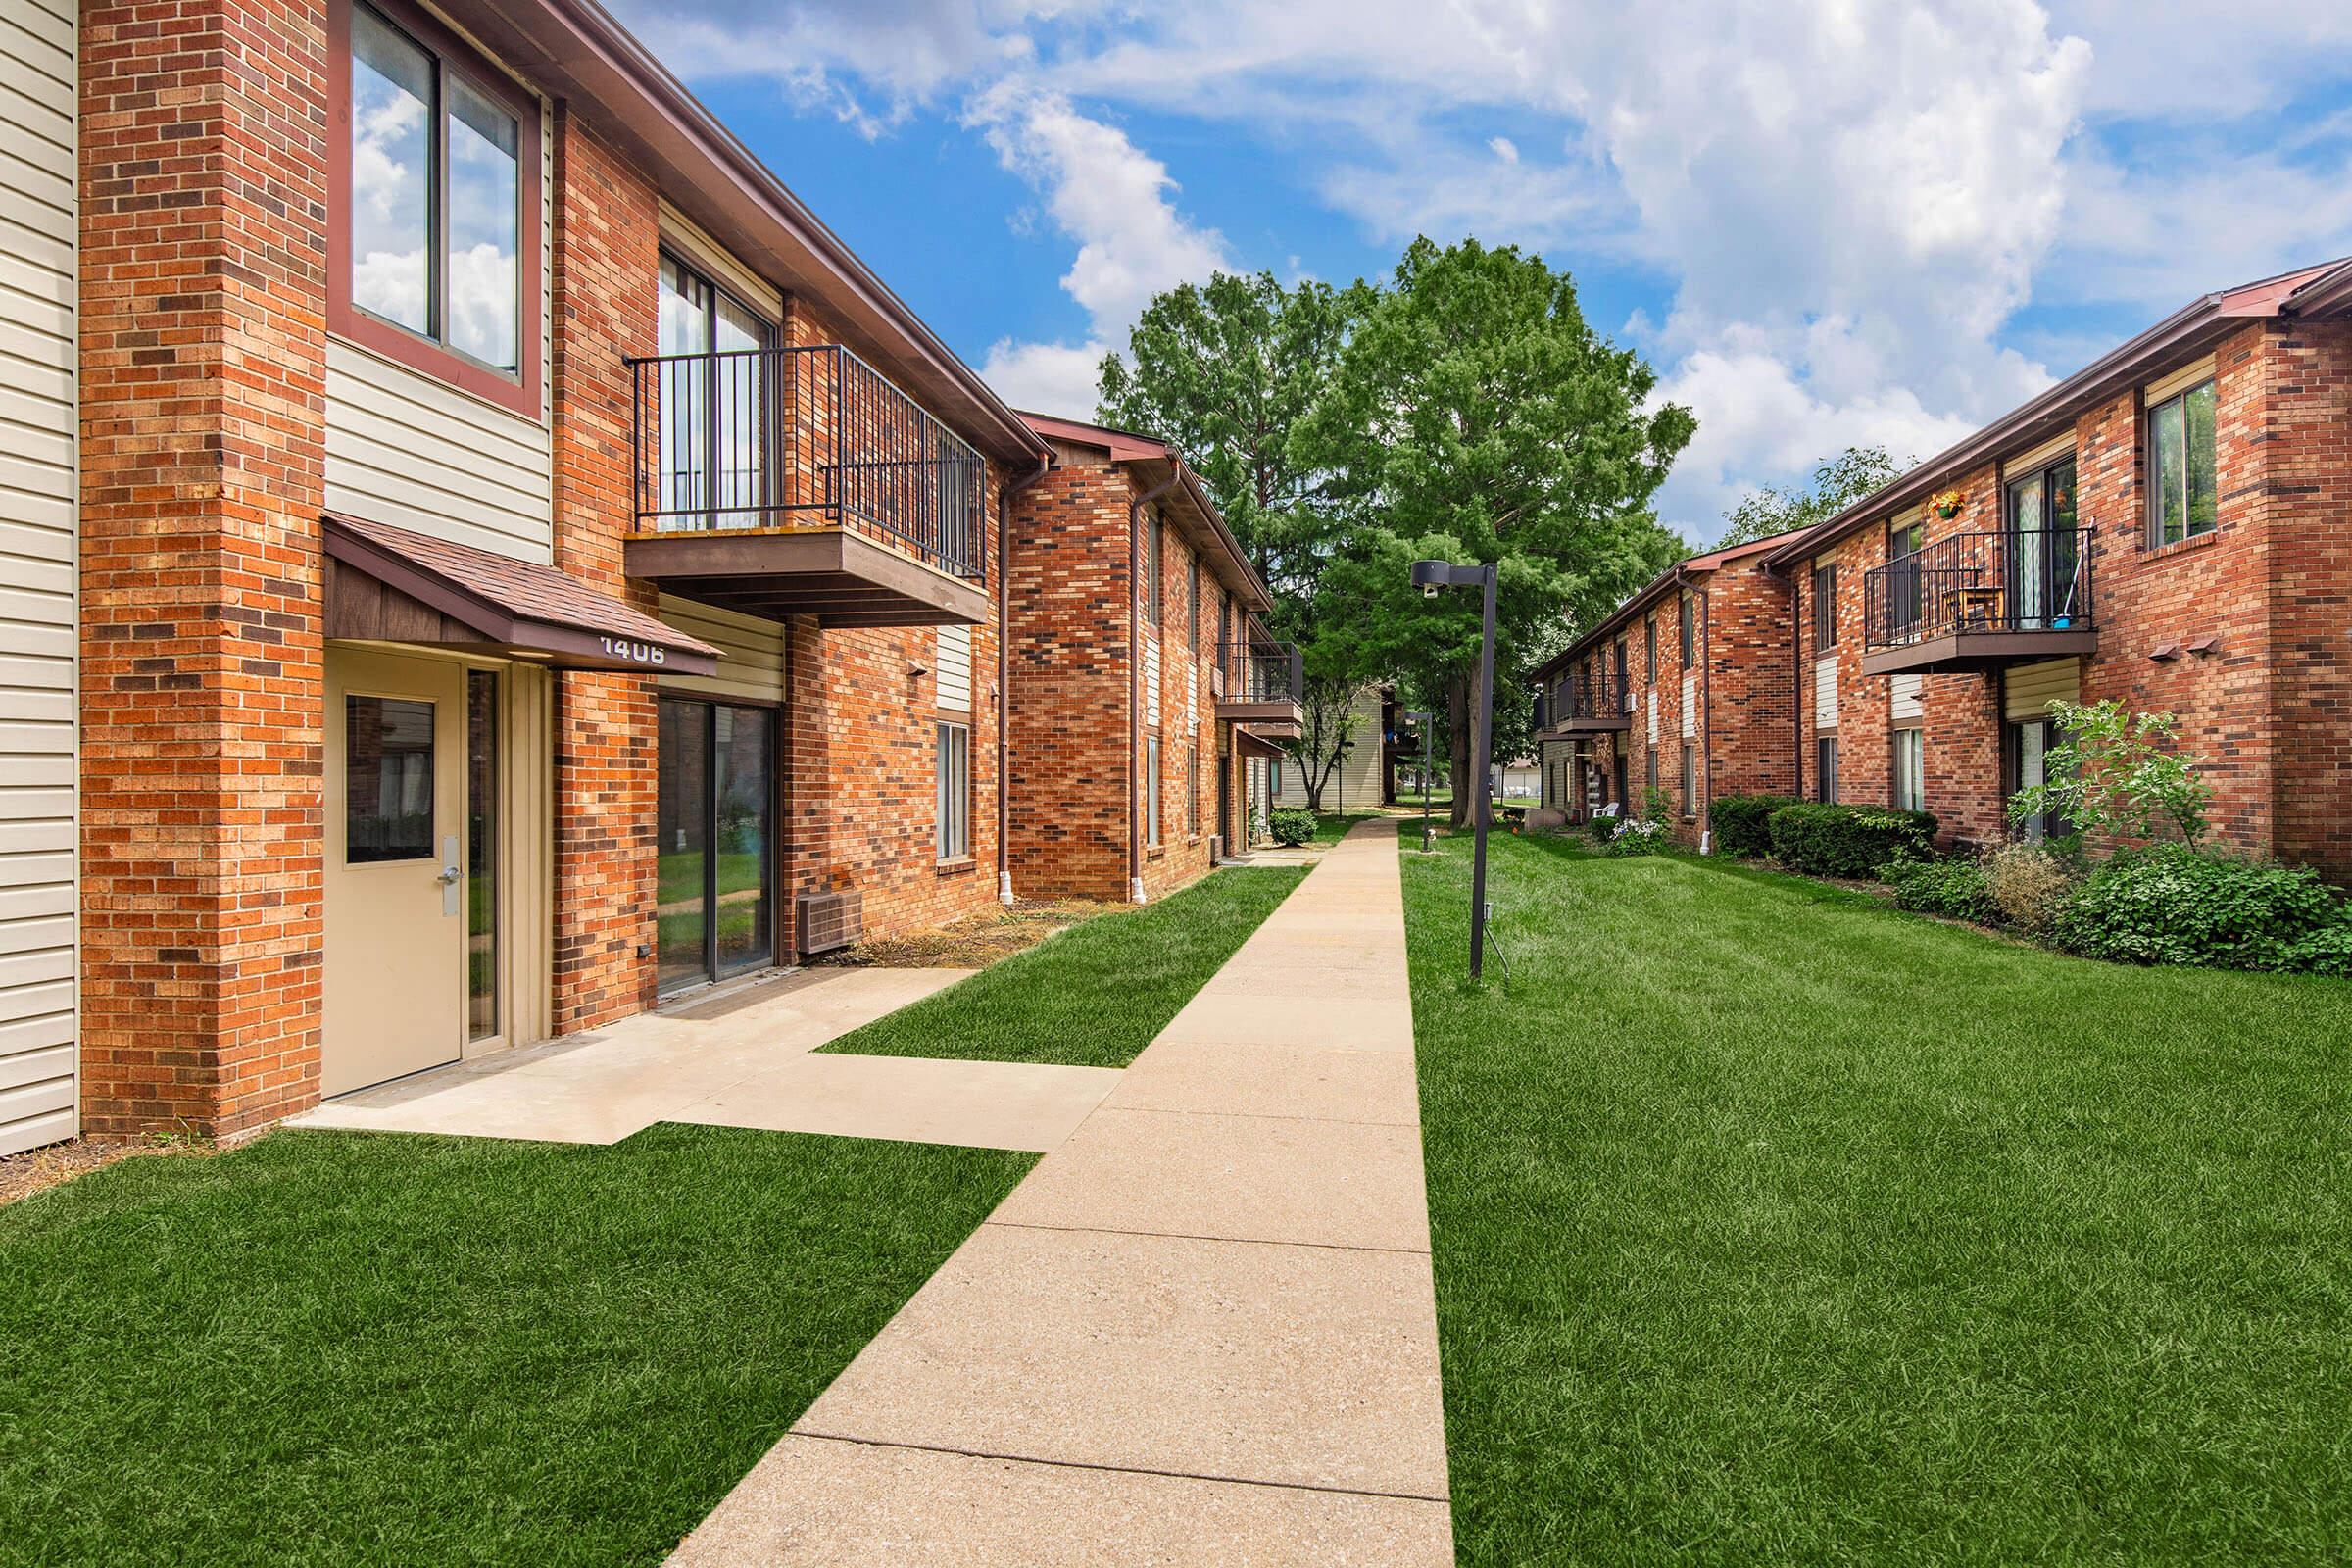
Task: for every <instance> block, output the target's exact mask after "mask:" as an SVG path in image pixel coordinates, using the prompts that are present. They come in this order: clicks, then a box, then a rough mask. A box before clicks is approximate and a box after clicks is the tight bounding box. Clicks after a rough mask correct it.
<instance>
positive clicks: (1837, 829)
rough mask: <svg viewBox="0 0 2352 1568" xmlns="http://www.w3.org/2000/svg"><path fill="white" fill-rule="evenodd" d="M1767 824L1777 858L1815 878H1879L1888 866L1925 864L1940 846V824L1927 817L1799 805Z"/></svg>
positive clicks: (1872, 808) (1924, 813)
mask: <svg viewBox="0 0 2352 1568" xmlns="http://www.w3.org/2000/svg"><path fill="white" fill-rule="evenodd" d="M1767 820H1768V822H1769V823H1770V825H1771V830H1772V853H1773V856H1774V858H1777V859H1778V860H1780V862H1781V863H1782V864H1784V865H1786V866H1788V867H1789V869H1791V870H1795V871H1804V872H1808V873H1810V874H1811V875H1814V876H1844V877H1856V878H1861V877H1872V876H1876V875H1878V874H1879V867H1881V866H1883V865H1885V864H1887V862H1888V861H1889V860H1898V859H1903V858H1911V859H1920V860H1924V859H1926V858H1928V855H1929V851H1930V848H1931V847H1932V846H1933V845H1934V843H1935V842H1936V818H1935V816H1934V814H1933V813H1931V812H1927V811H1894V810H1888V809H1886V808H1885V807H1879V806H1833V805H1830V804H1828V803H1827V802H1822V801H1798V802H1796V803H1795V804H1794V805H1791V806H1784V807H1782V808H1781V809H1778V810H1776V811H1774V812H1773V813H1772V815H1771V816H1770V817H1769V818H1767Z"/></svg>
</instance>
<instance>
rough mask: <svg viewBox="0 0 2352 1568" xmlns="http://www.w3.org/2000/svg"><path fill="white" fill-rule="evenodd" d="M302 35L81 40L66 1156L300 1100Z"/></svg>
mask: <svg viewBox="0 0 2352 1568" xmlns="http://www.w3.org/2000/svg"><path fill="white" fill-rule="evenodd" d="M325 48H326V29H325V17H324V13H323V12H322V10H320V9H319V7H318V6H316V5H312V4H305V3H300V0H273V3H253V4H246V3H238V4H234V5H231V4H227V3H224V0H179V3H173V4H163V5H149V6H141V7H135V8H134V7H129V6H107V5H88V6H84V7H83V8H82V11H81V117H82V118H81V135H82V142H81V149H80V191H81V202H82V225H83V227H82V251H81V301H80V310H81V346H80V354H81V359H80V369H81V396H82V426H81V463H82V482H83V493H82V508H81V546H80V548H81V623H82V624H81V661H82V662H81V682H82V691H81V791H82V799H83V808H82V813H81V841H80V852H81V853H80V862H81V912H82V929H81V944H82V947H81V957H82V970H81V987H82V991H81V1009H82V1011H81V1056H82V1094H83V1109H82V1119H83V1126H84V1127H85V1128H86V1129H87V1130H88V1131H90V1132H93V1133H101V1134H103V1133H121V1132H129V1131H134V1130H138V1129H143V1128H150V1127H185V1128H190V1129H193V1130H195V1131H198V1132H202V1133H209V1134H214V1135H224V1134H232V1133H236V1132H240V1131H243V1130H245V1129H247V1128H250V1127H253V1126H256V1125H259V1124H261V1123H263V1122H266V1121H268V1120H270V1119H272V1118H274V1117H277V1116H281V1115H284V1114H286V1113H287V1112H289V1111H292V1110H296V1109H300V1108H302V1107H303V1106H304V1105H306V1104H308V1103H311V1102H312V1101H313V1100H315V1099H316V1098H317V1095H318V1075H319V1010H320V1001H321V998H320V968H319V931H320V917H321V911H320V899H321V880H320V877H321V871H320V851H321V846H322V843H323V820H322V813H321V807H320V798H319V788H320V769H321V758H322V740H321V736H320V731H319V714H320V709H321V704H322V700H323V690H324V686H323V663H322V660H323V644H322V643H321V640H320V630H319V572H320V568H319V507H320V504H321V499H322V485H323V463H324V455H323V450H322V436H321V427H322V417H323V414H322V411H323V408H324V394H325V386H324V381H325V336H324V315H325V304H326V279H325V255H326V245H325V229H324V211H325V203H326V139H325V138H326V124H327V122H326V74H325V73H326V62H325Z"/></svg>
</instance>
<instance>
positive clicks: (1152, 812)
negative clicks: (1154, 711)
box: [1144, 735, 1163, 850]
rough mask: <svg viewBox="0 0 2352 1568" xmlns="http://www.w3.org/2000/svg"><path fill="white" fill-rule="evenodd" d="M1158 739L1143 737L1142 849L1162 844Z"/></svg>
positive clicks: (1156, 737) (1150, 736)
mask: <svg viewBox="0 0 2352 1568" xmlns="http://www.w3.org/2000/svg"><path fill="white" fill-rule="evenodd" d="M1160 758H1161V753H1160V745H1159V737H1158V736H1156V735H1147V736H1145V737H1144V848H1146V849H1148V850H1156V849H1158V848H1159V847H1160V845H1161V843H1162V842H1163V839H1162V834H1161V828H1162V826H1163V824H1162V823H1161V821H1160V819H1159V790H1160Z"/></svg>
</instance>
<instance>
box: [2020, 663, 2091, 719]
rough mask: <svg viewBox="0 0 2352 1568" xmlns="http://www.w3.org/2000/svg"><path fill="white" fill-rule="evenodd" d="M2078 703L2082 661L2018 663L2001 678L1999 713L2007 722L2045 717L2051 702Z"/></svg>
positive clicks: (2080, 697)
mask: <svg viewBox="0 0 2352 1568" xmlns="http://www.w3.org/2000/svg"><path fill="white" fill-rule="evenodd" d="M2060 700H2063V701H2066V702H2070V703H2079V702H2081V701H2082V660H2080V659H2077V658H2073V657H2069V658H2066V659H2045V660H2043V661H2042V662H2040V663H2038V664H2018V665H2016V666H2014V667H2012V668H2011V669H2010V670H2009V672H2008V673H2007V674H2006V675H2004V676H2002V677H2001V713H2002V716H2003V717H2005V718H2007V719H2008V720H2009V721H2010V722H2011V723H2019V722H2022V721H2023V720H2026V719H2029V718H2047V717H2049V714H2050V704H2051V703H2052V702H2055V701H2060Z"/></svg>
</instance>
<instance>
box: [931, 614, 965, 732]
mask: <svg viewBox="0 0 2352 1568" xmlns="http://www.w3.org/2000/svg"><path fill="white" fill-rule="evenodd" d="M937 658H938V662H939V706H940V707H942V708H945V709H948V710H950V711H955V712H961V713H968V712H970V711H972V628H971V627H969V626H942V627H940V628H939V653H938V655H937Z"/></svg>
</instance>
